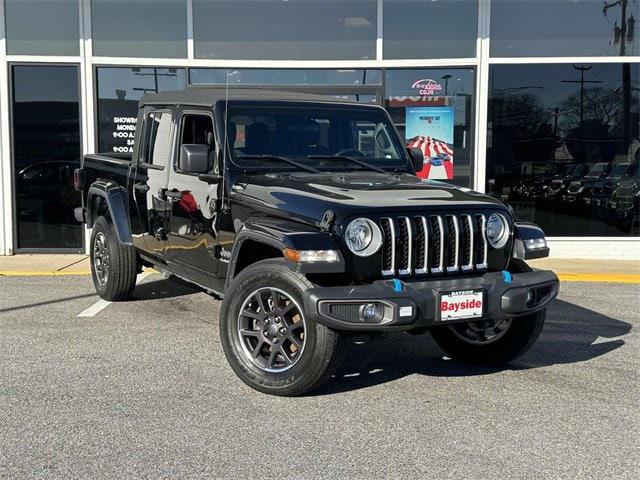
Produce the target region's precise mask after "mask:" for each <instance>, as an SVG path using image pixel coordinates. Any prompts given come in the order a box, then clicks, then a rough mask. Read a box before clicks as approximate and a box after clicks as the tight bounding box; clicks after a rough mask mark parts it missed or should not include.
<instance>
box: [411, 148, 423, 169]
mask: <svg viewBox="0 0 640 480" xmlns="http://www.w3.org/2000/svg"><path fill="white" fill-rule="evenodd" d="M407 152H409V158H411V164H412V165H413V169H414V170H415V172H416V173H418V172H419V171H420V170H422V169H423V168H424V153H422V150H420V149H419V148H417V147H411V148H407Z"/></svg>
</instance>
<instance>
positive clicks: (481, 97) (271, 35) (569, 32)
mask: <svg viewBox="0 0 640 480" xmlns="http://www.w3.org/2000/svg"><path fill="white" fill-rule="evenodd" d="M638 19H640V0H607V1H603V0H0V132H1V136H0V215H1V216H2V221H1V222H0V254H4V255H11V254H19V253H34V252H84V251H86V247H87V232H86V231H85V230H84V227H83V226H81V225H78V224H77V223H76V222H75V220H74V217H73V208H74V207H75V206H77V205H78V204H79V202H80V197H79V194H78V192H75V191H74V189H73V170H74V169H75V168H76V167H77V166H78V165H79V162H80V159H81V157H82V155H83V154H85V153H93V152H130V151H131V149H132V143H133V135H134V132H135V122H136V110H137V101H138V100H139V99H140V97H141V96H142V95H143V94H144V93H149V92H160V91H165V90H176V89H184V88H186V87H187V86H188V85H192V84H212V85H229V87H230V88H236V87H247V86H260V87H272V88H277V89H283V88H284V89H291V90H295V91H303V92H310V93H316V94H321V95H326V96H328V97H337V98H343V99H348V100H352V101H354V102H363V103H370V104H378V105H382V106H384V107H385V108H386V109H387V110H388V112H389V113H390V115H391V117H392V119H393V121H394V122H395V124H396V126H397V128H398V131H399V132H400V134H401V135H402V136H403V137H404V140H405V141H406V142H407V144H409V143H410V142H411V141H415V139H416V137H420V139H421V141H420V142H419V144H420V148H422V149H423V151H424V152H425V154H426V157H427V160H428V161H429V162H430V163H429V166H430V171H429V173H428V177H429V178H434V179H440V180H443V181H447V182H451V183H453V184H455V185H459V186H462V187H467V188H472V189H475V190H479V191H481V192H486V193H487V194H490V195H493V196H495V197H497V198H500V199H502V200H504V201H505V202H507V203H509V204H511V205H512V206H513V208H514V210H515V212H516V214H517V215H518V217H520V218H522V219H525V220H530V221H533V222H536V223H538V224H540V225H541V226H542V227H543V229H544V230H545V232H546V233H547V236H548V237H549V243H550V245H551V249H552V255H554V256H558V257H576V258H603V259H604V258H634V259H638V260H640V237H639V231H640V225H639V221H638V220H639V219H638V216H639V212H638V208H639V202H640V177H639V170H638V162H640V154H639V152H640V100H639V99H640V38H639V35H640V27H639V26H638V25H637V20H638Z"/></svg>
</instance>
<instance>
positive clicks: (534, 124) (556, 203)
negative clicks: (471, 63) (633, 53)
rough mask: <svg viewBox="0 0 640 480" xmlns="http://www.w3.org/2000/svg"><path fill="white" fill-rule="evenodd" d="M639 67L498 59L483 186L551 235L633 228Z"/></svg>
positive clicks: (621, 231) (620, 231) (634, 231)
mask: <svg viewBox="0 0 640 480" xmlns="http://www.w3.org/2000/svg"><path fill="white" fill-rule="evenodd" d="M639 73H640V68H639V66H638V65H637V64H629V63H626V64H595V65H494V66H493V67H492V68H491V72H490V88H491V90H490V100H489V102H490V103H489V124H488V149H487V191H488V192H489V193H490V194H492V195H494V196H496V197H498V198H501V199H503V200H505V201H507V202H509V203H510V204H511V205H512V206H513V207H514V208H515V210H516V213H517V214H518V216H519V217H521V218H523V219H526V220H531V221H534V222H536V223H539V224H540V225H542V226H543V228H544V229H545V231H546V233H547V234H548V235H568V236H574V235H576V236H578V235H598V236H609V235H628V234H637V233H638V225H637V224H638V198H639V192H640V190H638V187H639V185H638V182H637V167H638V162H639V161H640V158H639V151H640V139H639V122H640V114H639V104H640V102H639V100H638V98H639V97H638V95H639V93H638V92H639V88H638V87H640V85H639V83H638V82H639V80H640V75H639Z"/></svg>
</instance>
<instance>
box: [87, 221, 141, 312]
mask: <svg viewBox="0 0 640 480" xmlns="http://www.w3.org/2000/svg"><path fill="white" fill-rule="evenodd" d="M90 258H91V276H92V278H93V284H94V286H95V288H96V291H97V292H98V295H99V296H100V298H103V299H105V300H109V301H118V300H125V299H127V298H129V297H130V296H131V294H132V293H133V289H134V288H135V286H136V276H137V273H138V265H137V260H136V253H135V250H134V248H133V247H132V246H131V245H122V244H121V243H120V242H119V240H118V236H117V234H116V232H115V228H114V226H113V224H112V223H111V222H110V221H109V220H107V219H106V218H105V217H103V216H100V217H98V218H97V219H96V222H95V224H94V225H93V231H92V233H91V250H90Z"/></svg>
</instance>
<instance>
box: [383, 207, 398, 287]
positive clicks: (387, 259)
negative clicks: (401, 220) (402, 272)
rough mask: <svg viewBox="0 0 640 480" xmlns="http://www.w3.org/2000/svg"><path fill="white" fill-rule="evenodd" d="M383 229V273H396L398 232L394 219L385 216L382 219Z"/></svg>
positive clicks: (386, 274)
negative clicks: (394, 225) (396, 231)
mask: <svg viewBox="0 0 640 480" xmlns="http://www.w3.org/2000/svg"><path fill="white" fill-rule="evenodd" d="M380 227H381V229H382V236H383V240H382V241H383V244H382V275H385V276H388V275H394V274H395V263H396V233H395V229H394V227H393V220H391V219H390V218H383V219H381V220H380Z"/></svg>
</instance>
